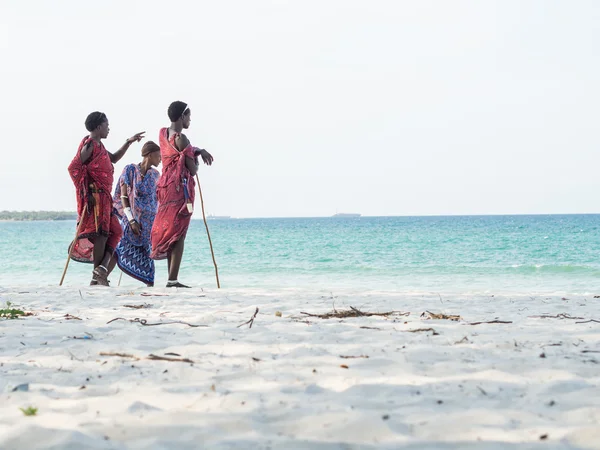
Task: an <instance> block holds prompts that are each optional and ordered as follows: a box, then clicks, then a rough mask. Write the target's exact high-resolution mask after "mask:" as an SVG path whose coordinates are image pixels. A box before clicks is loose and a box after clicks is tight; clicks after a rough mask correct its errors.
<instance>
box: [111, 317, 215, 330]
mask: <svg viewBox="0 0 600 450" xmlns="http://www.w3.org/2000/svg"><path fill="white" fill-rule="evenodd" d="M115 320H126V321H127V322H131V323H139V324H141V325H144V326H147V327H152V326H155V325H172V324H182V325H187V326H188V327H194V328H196V327H208V325H201V324H200V325H196V324H193V323H187V322H184V321H182V320H174V321H172V322H156V323H148V321H147V320H146V319H140V318H138V317H136V318H135V319H125V318H124V317H115V318H114V319H112V320H109V321H108V322H106V324H107V325H108V324H109V323H111V322H114V321H115Z"/></svg>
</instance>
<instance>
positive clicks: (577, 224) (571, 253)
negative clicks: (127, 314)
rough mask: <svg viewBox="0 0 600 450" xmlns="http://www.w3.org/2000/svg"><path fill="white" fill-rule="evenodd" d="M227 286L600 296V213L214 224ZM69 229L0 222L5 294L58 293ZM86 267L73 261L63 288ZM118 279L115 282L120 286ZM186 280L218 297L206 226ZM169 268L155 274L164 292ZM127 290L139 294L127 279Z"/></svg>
mask: <svg viewBox="0 0 600 450" xmlns="http://www.w3.org/2000/svg"><path fill="white" fill-rule="evenodd" d="M209 226H210V231H211V236H212V239H213V245H214V248H215V255H216V259H217V263H218V265H219V275H220V279H221V285H222V287H225V288H226V287H235V288H243V287H252V288H274V287H300V288H304V287H307V288H317V289H341V288H349V289H369V290H401V291H416V292H490V293H494V292H521V293H523V292H531V293H541V292H547V293H550V292H571V293H600V248H599V246H600V215H548V216H453V217H361V218H295V219H292V218H290V219H232V220H213V221H209ZM74 232H75V222H74V221H58V222H2V223H0V254H1V256H2V257H1V258H0V285H1V286H16V285H30V284H35V285H53V284H58V281H59V280H60V275H61V273H62V269H63V267H64V263H65V259H66V250H67V245H68V243H69V241H70V239H72V237H73V235H74ZM90 271H91V267H90V266H89V265H86V264H81V263H75V262H71V264H70V266H69V273H68V274H67V278H66V281H65V283H66V284H67V285H71V286H73V285H75V286H78V285H81V286H85V285H87V283H88V282H89V278H90ZM118 274H119V272H118V271H117V272H116V274H113V275H112V276H111V280H112V283H113V285H116V284H117V281H118ZM179 279H180V280H181V281H183V282H186V283H189V284H192V285H194V286H203V287H210V288H212V287H214V286H215V281H214V269H213V266H212V260H211V257H210V251H209V248H208V241H207V239H206V231H205V229H204V224H203V223H202V221H201V220H194V221H193V222H192V225H191V227H190V230H189V233H188V237H187V240H186V249H185V255H184V262H183V267H182V272H181V274H180V277H179ZM164 282H166V263H165V262H164V261H161V262H159V263H158V264H157V284H159V285H160V284H163V283H164ZM122 286H132V287H134V286H140V284H139V283H137V282H136V281H134V280H132V279H129V278H127V277H126V276H124V277H123V281H122Z"/></svg>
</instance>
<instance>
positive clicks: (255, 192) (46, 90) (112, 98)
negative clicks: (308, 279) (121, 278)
mask: <svg viewBox="0 0 600 450" xmlns="http://www.w3.org/2000/svg"><path fill="white" fill-rule="evenodd" d="M598 23H600V2H596V1H594V0H589V1H586V0H577V1H572V2H567V1H558V0H528V1H521V0H499V1H493V0H489V1H480V0H469V1H467V0H454V1H449V0H437V1H433V0H413V1H402V0H369V1H367V0H364V1H356V0H303V1H298V0H297V1H283V0H277V1H275V0H272V1H266V0H253V1H248V0H220V1H203V0H189V1H188V0H182V1H177V0H171V1H170V2H165V1H155V0H143V1H133V0H117V1H115V0H105V1H102V2H88V1H81V0H56V1H52V2H48V1H45V0H29V1H22V0H0V60H1V61H2V64H1V65H0V126H1V127H2V135H3V137H4V139H3V140H2V146H1V147H2V149H1V154H2V162H1V164H0V193H1V195H0V210H70V211H73V210H75V191H74V187H73V184H72V182H71V179H70V178H69V175H68V173H67V166H68V165H69V163H70V161H71V160H72V158H73V157H74V156H75V154H76V151H77V146H78V144H79V142H80V140H81V139H82V138H83V137H84V136H85V135H86V134H87V132H86V130H85V127H84V122H85V118H86V116H87V115H88V114H89V113H90V112H92V111H96V110H98V111H102V112H105V113H106V114H107V116H108V118H109V122H110V128H111V133H110V136H109V137H108V139H106V140H105V145H106V148H107V149H108V150H109V151H113V152H114V151H116V150H117V149H118V148H119V147H120V146H121V145H122V144H123V142H124V141H125V140H126V139H127V138H128V137H130V136H131V135H133V134H134V133H136V132H138V131H146V132H147V136H148V139H152V140H155V141H157V140H158V130H159V129H160V128H161V127H164V126H168V125H169V120H168V118H167V113H166V111H167V107H168V105H169V103H171V102H172V101H174V100H182V101H185V102H186V103H188V104H189V105H190V107H191V110H192V123H191V127H190V129H189V130H187V133H186V134H187V136H188V137H189V138H190V141H191V142H192V144H193V145H195V146H197V147H200V148H205V149H207V150H208V151H209V152H211V153H212V155H213V156H214V158H215V162H214V164H213V166H212V167H207V166H204V167H202V168H201V170H200V180H201V186H202V191H203V195H204V200H205V206H206V210H207V213H212V214H215V215H230V216H234V217H302V216H328V215H332V214H335V213H336V212H348V213H350V212H351V213H361V214H363V215H458V214H548V213H598V212H600V200H599V193H600V153H599V152H598V144H597V142H598V125H597V124H598V118H599V114H598V109H599V105H600V87H599V83H598V80H600V61H599V60H598V55H599V54H600V27H598V26H597V25H598ZM140 149H141V144H134V145H132V146H131V148H130V150H129V151H128V153H127V154H126V155H125V157H124V158H123V159H122V160H121V161H120V162H119V163H117V164H116V165H115V179H116V178H117V177H118V175H119V174H120V173H121V171H122V170H123V167H124V166H125V165H126V164H129V163H132V162H139V161H140V160H141V157H140Z"/></svg>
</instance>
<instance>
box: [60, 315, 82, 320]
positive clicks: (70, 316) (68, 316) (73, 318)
mask: <svg viewBox="0 0 600 450" xmlns="http://www.w3.org/2000/svg"><path fill="white" fill-rule="evenodd" d="M63 318H65V319H66V320H81V317H77V316H73V315H71V314H65V315H64V316H63Z"/></svg>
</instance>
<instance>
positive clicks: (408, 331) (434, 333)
mask: <svg viewBox="0 0 600 450" xmlns="http://www.w3.org/2000/svg"><path fill="white" fill-rule="evenodd" d="M404 331H405V332H406V333H419V332H421V331H431V332H432V333H431V335H432V336H438V335H439V334H440V333H438V332H437V331H435V330H434V329H433V328H416V329H414V330H404Z"/></svg>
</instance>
